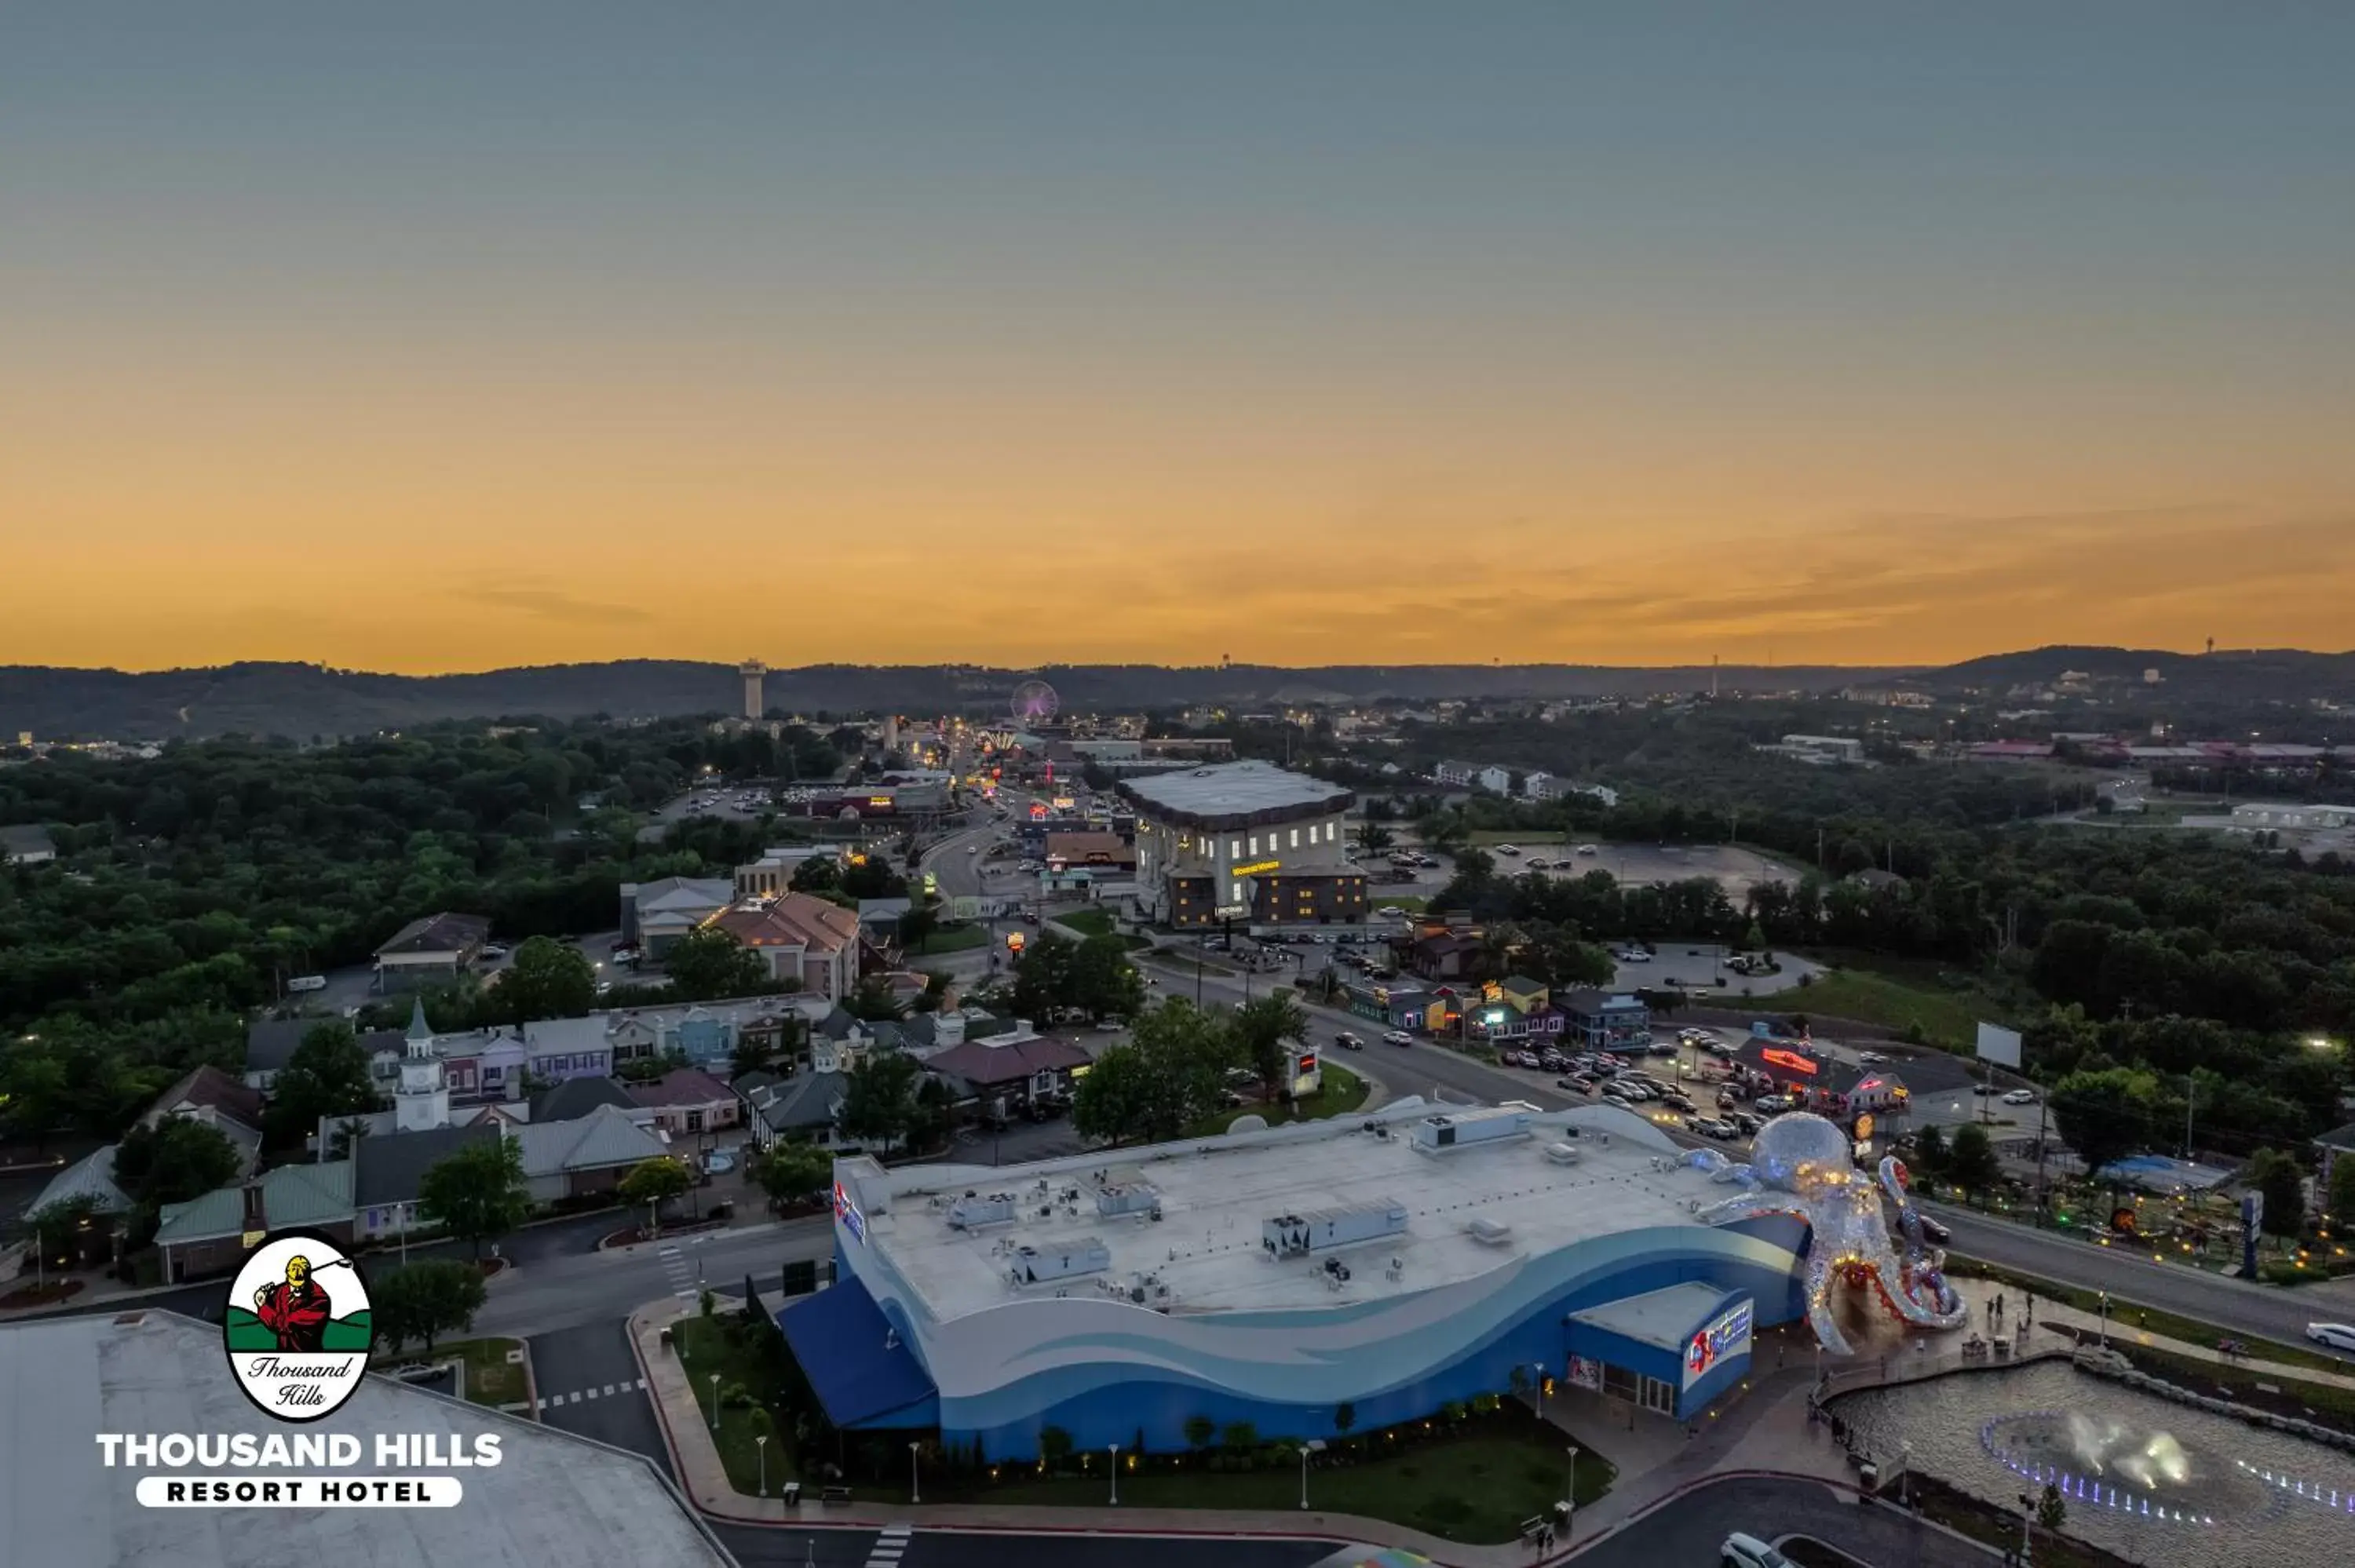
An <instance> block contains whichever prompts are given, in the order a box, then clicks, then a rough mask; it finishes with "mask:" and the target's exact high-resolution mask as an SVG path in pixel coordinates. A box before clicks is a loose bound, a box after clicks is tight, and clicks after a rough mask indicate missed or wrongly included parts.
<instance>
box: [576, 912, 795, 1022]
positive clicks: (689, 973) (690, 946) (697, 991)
mask: <svg viewBox="0 0 2355 1568" xmlns="http://www.w3.org/2000/svg"><path fill="white" fill-rule="evenodd" d="M662 962H663V970H664V972H665V973H666V974H668V975H669V976H670V985H671V990H672V991H675V992H677V995H678V999H679V1000H680V1001H715V1000H717V999H719V998H720V997H729V996H752V995H755V994H757V993H759V992H762V991H774V990H776V989H777V982H776V980H775V979H774V977H773V976H772V975H771V974H770V973H769V962H768V960H767V959H764V958H762V956H761V955H760V954H759V953H757V952H755V951H753V950H752V949H751V948H748V947H746V946H745V945H744V944H743V943H741V942H740V941H738V940H737V939H736V938H734V937H733V936H731V935H730V933H728V932H726V931H723V930H720V929H719V927H713V926H707V927H703V928H702V929H701V930H699V931H690V932H688V933H687V935H686V936H684V937H681V938H679V939H678V940H677V941H676V942H673V943H672V944H671V945H670V946H669V947H668V948H666V949H665V950H664V952H663V960H662ZM583 1011H584V1012H585V1011H586V1009H583Z"/></svg>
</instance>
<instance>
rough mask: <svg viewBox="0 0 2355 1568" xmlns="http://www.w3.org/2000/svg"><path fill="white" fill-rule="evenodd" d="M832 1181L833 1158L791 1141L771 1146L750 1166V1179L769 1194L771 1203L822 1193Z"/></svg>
mask: <svg viewBox="0 0 2355 1568" xmlns="http://www.w3.org/2000/svg"><path fill="white" fill-rule="evenodd" d="M833 1178H834V1158H833V1156H831V1155H829V1154H827V1153H826V1150H823V1149H819V1148H817V1147H816V1146H815V1145H813V1144H807V1143H795V1142H792V1141H790V1140H788V1141H783V1142H779V1143H774V1144H772V1145H770V1147H769V1151H768V1152H767V1153H766V1154H764V1155H762V1157H761V1159H760V1161H759V1163H757V1164H756V1165H754V1166H753V1167H752V1179H753V1180H754V1181H758V1182H759V1183H760V1184H761V1190H762V1192H766V1193H768V1194H769V1201H770V1202H773V1203H783V1202H791V1201H792V1200H794V1199H795V1198H806V1197H808V1196H809V1195H810V1194H811V1193H812V1192H825V1191H826V1183H827V1182H829V1181H832V1180H833Z"/></svg>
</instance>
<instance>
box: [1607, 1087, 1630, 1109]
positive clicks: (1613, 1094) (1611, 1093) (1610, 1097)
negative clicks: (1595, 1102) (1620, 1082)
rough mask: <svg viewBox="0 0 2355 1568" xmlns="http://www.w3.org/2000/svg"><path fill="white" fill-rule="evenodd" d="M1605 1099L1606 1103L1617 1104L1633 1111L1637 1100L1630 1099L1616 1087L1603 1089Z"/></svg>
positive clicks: (1621, 1107)
mask: <svg viewBox="0 0 2355 1568" xmlns="http://www.w3.org/2000/svg"><path fill="white" fill-rule="evenodd" d="M1603 1101H1604V1104H1605V1105H1614V1106H1617V1107H1619V1108H1620V1109H1621V1110H1624V1111H1631V1110H1634V1109H1635V1108H1636V1102H1635V1101H1633V1100H1631V1099H1629V1098H1628V1097H1626V1096H1625V1095H1623V1094H1621V1093H1620V1092H1619V1091H1618V1089H1617V1088H1615V1087H1613V1088H1607V1089H1605V1090H1604V1091H1603Z"/></svg>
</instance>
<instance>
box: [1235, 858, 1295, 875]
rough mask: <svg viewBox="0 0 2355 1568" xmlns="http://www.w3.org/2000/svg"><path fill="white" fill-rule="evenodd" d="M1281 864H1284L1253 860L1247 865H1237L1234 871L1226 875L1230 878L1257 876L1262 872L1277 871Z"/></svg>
mask: <svg viewBox="0 0 2355 1568" xmlns="http://www.w3.org/2000/svg"><path fill="white" fill-rule="evenodd" d="M1283 864H1284V863H1283V862H1282V861H1280V860H1255V861H1253V862H1252V863H1250V864H1249V865H1239V866H1237V867H1235V869H1234V870H1233V871H1231V872H1230V873H1229V875H1231V876H1257V875H1259V874H1261V873H1263V872H1269V871H1275V870H1278V869H1280V868H1281V867H1282V866H1283Z"/></svg>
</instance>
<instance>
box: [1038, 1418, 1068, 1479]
mask: <svg viewBox="0 0 2355 1568" xmlns="http://www.w3.org/2000/svg"><path fill="white" fill-rule="evenodd" d="M1070 1457H1071V1434H1070V1433H1069V1432H1066V1431H1065V1430H1063V1428H1061V1427H1060V1426H1041V1427H1040V1428H1039V1458H1041V1459H1043V1460H1045V1461H1046V1463H1047V1468H1049V1469H1050V1470H1059V1469H1060V1468H1062V1467H1063V1461H1064V1460H1066V1459H1068V1458H1070Z"/></svg>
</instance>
